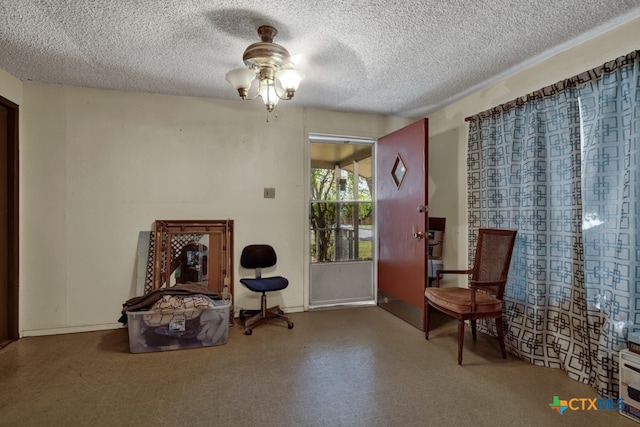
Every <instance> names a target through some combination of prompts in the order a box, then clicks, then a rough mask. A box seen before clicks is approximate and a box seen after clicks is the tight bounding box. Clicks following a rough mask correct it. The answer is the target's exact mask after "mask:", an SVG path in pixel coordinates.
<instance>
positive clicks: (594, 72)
mask: <svg viewBox="0 0 640 427" xmlns="http://www.w3.org/2000/svg"><path fill="white" fill-rule="evenodd" d="M637 58H640V50H634V51H633V52H631V53H628V54H626V55H624V56H620V57H618V58H616V59H614V60H612V61H609V62H606V63H604V64H602V65H600V66H599V67H596V68H592V69H591V70H588V71H585V72H583V73H580V74H578V75H576V76H573V77H569V78H567V79H564V80H561V81H559V82H557V83H555V84H552V85H550V86H547V87H544V88H542V89H539V90H537V91H535V92H531V93H529V94H527V95H525V96H521V97H518V98H516V99H513V100H511V101H509V102H506V103H504V104H500V105H498V106H496V107H493V108H490V109H488V110H485V111H481V112H480V113H477V114H474V115H473V116H469V117H465V118H464V121H465V122H470V121H473V120H478V119H482V118H485V117H491V116H494V115H497V114H500V113H502V112H506V111H509V110H510V109H512V108H516V107H521V106H522V105H524V104H526V103H528V102H531V101H535V100H539V99H544V98H546V97H549V96H554V95H557V94H559V93H560V92H562V91H564V90H566V89H568V88H572V87H576V86H578V85H580V84H583V83H587V82H589V81H591V80H595V79H598V78H600V77H601V76H602V74H604V73H610V72H612V71H614V70H616V69H618V68H619V67H622V66H624V65H627V64H630V63H632V62H633V61H635V60H636V59H637Z"/></svg>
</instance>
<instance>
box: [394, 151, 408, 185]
mask: <svg viewBox="0 0 640 427" xmlns="http://www.w3.org/2000/svg"><path fill="white" fill-rule="evenodd" d="M406 174H407V168H406V166H405V165H404V162H403V161H402V159H401V158H400V154H398V157H396V162H395V163H394V164H393V169H391V176H392V177H393V181H394V182H395V183H396V187H397V188H400V184H402V180H403V179H404V176H405V175H406Z"/></svg>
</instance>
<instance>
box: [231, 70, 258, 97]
mask: <svg viewBox="0 0 640 427" xmlns="http://www.w3.org/2000/svg"><path fill="white" fill-rule="evenodd" d="M225 78H226V79H227V81H228V82H229V83H231V84H232V85H233V87H235V88H236V89H237V90H238V94H239V95H240V98H242V99H245V98H246V97H247V95H248V94H249V88H250V87H251V83H253V81H254V80H255V78H256V72H255V71H253V70H250V69H248V68H236V69H235V70H231V71H229V72H228V73H227V75H226V76H225Z"/></svg>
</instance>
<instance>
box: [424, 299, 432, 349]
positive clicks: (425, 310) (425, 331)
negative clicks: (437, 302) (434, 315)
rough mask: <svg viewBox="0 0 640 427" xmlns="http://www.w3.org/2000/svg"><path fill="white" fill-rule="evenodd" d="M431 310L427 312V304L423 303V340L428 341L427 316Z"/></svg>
mask: <svg viewBox="0 0 640 427" xmlns="http://www.w3.org/2000/svg"><path fill="white" fill-rule="evenodd" d="M430 313H431V310H429V303H428V302H426V301H425V302H424V338H425V339H427V340H428V339H429V314H430Z"/></svg>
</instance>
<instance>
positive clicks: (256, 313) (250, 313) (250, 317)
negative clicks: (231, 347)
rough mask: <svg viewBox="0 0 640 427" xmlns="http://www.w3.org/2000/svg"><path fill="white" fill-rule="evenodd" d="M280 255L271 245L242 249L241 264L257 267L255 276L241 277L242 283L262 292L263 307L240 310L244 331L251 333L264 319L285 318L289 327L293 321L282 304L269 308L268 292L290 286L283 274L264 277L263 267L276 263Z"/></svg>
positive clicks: (254, 290) (245, 266)
mask: <svg viewBox="0 0 640 427" xmlns="http://www.w3.org/2000/svg"><path fill="white" fill-rule="evenodd" d="M277 261H278V257H277V256H276V251H275V250H274V249H273V247H271V246H269V245H249V246H247V247H245V248H244V249H243V250H242V254H241V255H240V265H241V266H242V267H244V268H252V269H255V278H244V279H240V283H242V284H243V285H244V286H246V287H247V288H248V289H250V290H252V291H253V292H262V308H261V309H260V310H240V320H242V321H243V322H244V333H245V334H246V335H251V334H252V333H253V329H252V328H251V327H252V326H253V325H255V324H256V323H258V322H261V321H263V320H272V319H283V320H285V321H286V322H287V327H288V328H289V329H291V328H293V322H292V321H291V320H290V319H289V318H288V317H287V316H285V315H284V311H282V310H280V306H278V305H277V306H275V307H270V308H267V295H266V293H267V292H272V291H279V290H282V289H284V288H286V287H287V286H289V281H288V280H287V279H286V278H284V277H282V276H272V277H262V269H263V268H267V267H273V266H274V265H276V262H277Z"/></svg>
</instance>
